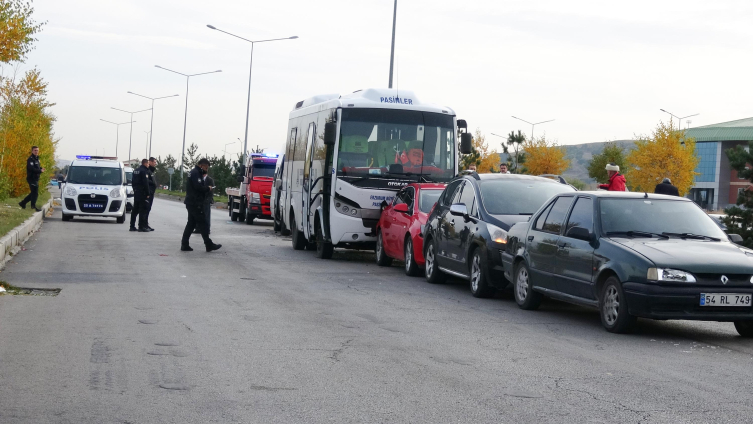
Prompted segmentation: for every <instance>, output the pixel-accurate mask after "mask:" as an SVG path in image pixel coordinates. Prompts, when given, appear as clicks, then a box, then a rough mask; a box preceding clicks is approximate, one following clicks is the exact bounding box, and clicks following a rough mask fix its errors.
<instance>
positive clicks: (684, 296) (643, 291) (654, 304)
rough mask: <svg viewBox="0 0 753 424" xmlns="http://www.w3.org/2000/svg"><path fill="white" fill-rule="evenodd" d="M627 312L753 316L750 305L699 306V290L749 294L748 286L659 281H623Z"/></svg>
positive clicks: (696, 317) (741, 318)
mask: <svg viewBox="0 0 753 424" xmlns="http://www.w3.org/2000/svg"><path fill="white" fill-rule="evenodd" d="M622 289H623V291H624V292H625V297H626V298H627V303H628V308H629V309H630V314H631V315H635V316H638V317H643V318H651V319H684V320H701V321H721V322H729V321H747V320H753V306H743V307H732V306H721V307H712V306H700V303H701V293H742V294H752V295H753V286H752V287H750V288H748V287H697V286H694V287H676V286H675V287H673V286H660V285H658V284H645V283H631V282H627V283H623V284H622Z"/></svg>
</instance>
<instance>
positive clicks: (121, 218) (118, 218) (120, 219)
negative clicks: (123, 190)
mask: <svg viewBox="0 0 753 424" xmlns="http://www.w3.org/2000/svg"><path fill="white" fill-rule="evenodd" d="M125 218H126V216H125V212H123V215H120V216H119V217H117V218H115V222H117V223H118V224H122V223H124V222H125Z"/></svg>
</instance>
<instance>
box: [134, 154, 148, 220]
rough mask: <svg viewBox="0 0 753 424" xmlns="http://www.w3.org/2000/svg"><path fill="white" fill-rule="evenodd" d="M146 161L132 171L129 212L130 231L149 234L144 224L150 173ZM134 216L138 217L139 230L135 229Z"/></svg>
mask: <svg viewBox="0 0 753 424" xmlns="http://www.w3.org/2000/svg"><path fill="white" fill-rule="evenodd" d="M148 163H149V161H148V160H147V159H143V160H142V161H141V166H139V167H138V168H137V169H135V170H134V171H133V210H132V211H131V228H130V231H139V232H142V233H147V232H149V228H148V226H147V224H146V217H147V213H148V212H147V211H148V208H149V199H150V198H149V191H150V189H149V180H150V179H151V177H152V176H151V172H149V168H147V167H146V165H147V164H148ZM136 216H138V217H139V228H138V229H136Z"/></svg>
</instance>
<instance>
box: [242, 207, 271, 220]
mask: <svg viewBox="0 0 753 424" xmlns="http://www.w3.org/2000/svg"><path fill="white" fill-rule="evenodd" d="M248 213H249V214H251V215H256V217H257V218H262V219H272V211H271V209H270V208H269V203H261V204H259V203H249V204H248Z"/></svg>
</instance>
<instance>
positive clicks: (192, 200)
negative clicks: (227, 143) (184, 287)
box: [180, 158, 222, 252]
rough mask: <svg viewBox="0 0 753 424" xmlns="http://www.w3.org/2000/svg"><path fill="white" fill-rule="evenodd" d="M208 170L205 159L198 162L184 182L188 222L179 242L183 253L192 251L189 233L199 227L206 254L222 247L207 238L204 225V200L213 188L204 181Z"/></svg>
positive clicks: (206, 230) (207, 233)
mask: <svg viewBox="0 0 753 424" xmlns="http://www.w3.org/2000/svg"><path fill="white" fill-rule="evenodd" d="M208 170H209V160H207V159H206V158H204V159H201V160H199V163H198V164H196V167H195V168H194V169H192V170H191V172H190V173H189V174H188V181H187V182H186V198H185V200H183V203H185V205H186V210H187V211H188V222H186V228H185V229H184V230H183V238H182V239H181V242H180V250H182V251H184V252H190V251H192V250H193V249H192V248H191V246H190V245H189V243H188V240H189V239H190V237H191V232H192V231H193V229H194V227H199V232H200V233H201V238H202V239H204V246H205V247H206V249H207V252H211V251H213V250H217V249H219V248H220V247H222V245H221V244H215V243H214V242H213V241H212V239H210V238H209V229H208V228H207V225H206V216H204V200H205V199H206V196H207V195H208V193H211V191H212V189H213V188H214V187H213V186H208V185H207V184H206V182H205V181H204V175H206V173H207V171H208Z"/></svg>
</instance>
